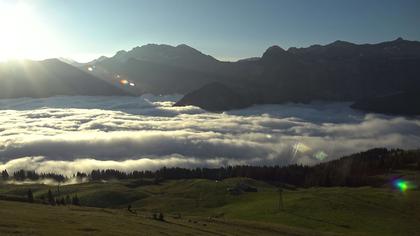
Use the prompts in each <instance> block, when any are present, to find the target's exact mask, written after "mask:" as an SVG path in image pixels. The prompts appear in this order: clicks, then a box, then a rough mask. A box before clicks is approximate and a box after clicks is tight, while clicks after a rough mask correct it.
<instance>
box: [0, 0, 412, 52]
mask: <svg viewBox="0 0 420 236" xmlns="http://www.w3.org/2000/svg"><path fill="white" fill-rule="evenodd" d="M19 4H20V5H25V7H24V8H25V9H29V10H27V11H30V14H29V13H26V12H25V11H26V10H25V11H24V12H23V13H22V11H21V10H18V11H20V12H21V13H22V15H23V16H25V17H24V18H25V19H24V20H23V22H21V26H13V27H12V28H11V29H9V31H12V34H13V32H14V31H17V30H21V31H25V32H30V34H31V35H28V34H29V33H24V32H23V33H22V32H20V33H18V34H16V35H17V36H16V35H15V36H16V37H17V38H24V39H20V40H19V42H20V43H21V44H25V45H26V46H25V47H26V48H25V47H22V46H21V45H20V46H19V45H13V44H16V41H17V40H12V39H11V40H9V41H7V40H6V41H5V40H3V41H1V40H0V45H2V46H0V49H3V51H8V54H10V55H9V57H10V56H13V54H17V53H16V52H14V51H17V50H21V52H20V53H19V55H20V56H22V57H24V56H28V57H35V56H34V55H37V56H38V57H49V56H57V54H59V55H60V56H63V57H72V58H75V59H78V60H88V59H93V58H94V57H97V56H99V55H103V54H105V55H112V54H113V53H115V52H116V51H118V50H121V49H126V50H127V49H131V48H132V47H134V46H137V45H143V44H147V43H166V44H171V45H177V44H181V43H185V44H188V45H190V46H192V47H195V48H197V49H199V50H201V51H202V52H204V53H206V54H210V55H213V56H215V57H217V58H219V59H238V58H244V57H251V56H260V55H261V54H262V53H263V51H264V50H265V49H266V48H267V47H269V46H271V45H273V44H277V45H280V46H281V47H284V48H288V47H291V46H298V47H301V46H308V45H311V44H326V43H329V42H332V41H335V40H337V39H340V40H346V41H351V42H356V43H364V42H369V43H374V42H380V41H386V40H393V39H395V38H397V37H399V36H401V37H404V38H407V39H411V40H420V30H419V22H420V1H418V0H404V1H396V0H352V1H338V0H317V1H310V0H308V1H303V0H302V1H301V0H272V1H271V0H265V1H263V0H149V1H146V0H106V1H105V0H72V1H61V0H30V1H28V0H27V1H19V0H0V8H2V7H3V9H7V7H5V6H6V5H8V7H9V8H10V6H13V5H19ZM20 8H21V7H20ZM7 11H9V12H10V10H7ZM0 13H1V9H0ZM3 15H5V14H3ZM16 15H18V14H14V16H9V18H10V19H9V18H7V17H5V16H3V18H2V17H1V16H0V20H2V21H3V22H6V23H3V26H4V24H10V22H11V21H12V22H13V21H16V19H15V18H16ZM35 23H36V24H37V25H35ZM0 25H1V23H0ZM19 27H20V28H21V29H19ZM3 28H4V27H3ZM9 28H10V27H9ZM2 33H3V35H9V34H11V33H10V32H8V31H7V30H6V32H5V31H4V30H2ZM31 38H34V39H31ZM35 39H37V41H38V42H37V43H33V42H32V41H36V40H35ZM31 40H32V41H31ZM7 44H9V45H8V46H5V45H7ZM13 46H14V47H15V48H16V49H14V51H13V50H12V49H13ZM35 47H37V49H36V50H35V49H33V48H35ZM11 48H12V49H11ZM28 51H33V52H32V53H28ZM1 53H2V51H1V50H0V54H1ZM3 57H5V56H3ZM0 58H1V56H0Z"/></svg>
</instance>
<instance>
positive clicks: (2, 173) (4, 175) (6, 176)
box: [1, 170, 9, 180]
mask: <svg viewBox="0 0 420 236" xmlns="http://www.w3.org/2000/svg"><path fill="white" fill-rule="evenodd" d="M1 177H2V179H3V180H8V179H9V173H8V172H7V170H3V171H2V172H1Z"/></svg>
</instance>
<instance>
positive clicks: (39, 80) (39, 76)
mask: <svg viewBox="0 0 420 236" xmlns="http://www.w3.org/2000/svg"><path fill="white" fill-rule="evenodd" d="M0 83H1V86H0V98H17V97H34V98H39V97H49V96H55V95H90V96H114V95H115V96H125V95H129V94H128V93H127V92H125V91H123V90H122V89H120V88H117V87H115V86H114V85H111V84H108V83H107V82H105V81H102V80H100V79H98V78H96V77H94V76H92V75H90V74H88V73H86V72H84V71H82V70H80V69H78V68H76V67H73V66H71V65H69V64H67V63H64V62H62V61H60V60H58V59H48V60H44V61H16V62H7V63H2V64H0Z"/></svg>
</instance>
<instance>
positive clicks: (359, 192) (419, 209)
mask: <svg viewBox="0 0 420 236" xmlns="http://www.w3.org/2000/svg"><path fill="white" fill-rule="evenodd" d="M239 181H246V182H249V184H250V185H253V186H256V187H258V190H259V192H258V193H246V194H241V195H238V196H233V195H230V194H229V193H228V192H227V191H226V189H227V188H228V187H231V186H234V185H235V184H236V183H238V182H239ZM31 188H32V190H33V191H34V194H35V197H37V196H40V195H41V194H45V193H46V191H47V190H48V187H46V186H43V185H38V186H31ZM27 189H28V186H15V185H3V186H2V187H1V188H0V194H3V195H4V194H7V195H22V196H24V194H25V193H26V191H27ZM61 192H62V193H63V194H67V193H76V192H77V193H78V195H79V197H80V199H81V202H82V204H84V205H90V206H98V207H104V206H111V207H114V208H125V207H126V206H127V205H128V204H132V205H133V208H134V209H136V210H138V211H139V212H153V211H162V212H165V213H169V212H171V213H177V212H179V213H182V215H188V216H194V217H198V218H200V219H207V217H208V216H217V217H220V218H219V219H220V220H222V219H224V220H229V224H228V225H229V226H232V225H233V223H232V220H246V221H258V222H260V223H255V222H253V223H252V224H245V225H248V226H250V225H254V226H258V225H260V224H261V222H264V223H269V224H272V225H277V226H276V227H280V228H281V230H284V229H285V228H284V226H282V225H288V226H290V227H297V228H306V229H309V230H311V232H335V233H340V234H345V235H416V233H417V232H420V192H419V191H409V192H407V193H405V194H403V193H400V192H397V191H395V190H392V189H389V188H370V187H363V188H311V189H299V190H296V191H291V190H286V191H284V192H283V199H284V206H285V209H284V210H282V211H279V210H278V193H277V191H276V189H275V188H274V187H273V186H270V185H268V184H265V183H262V182H258V181H254V180H244V179H228V180H225V181H221V182H216V181H209V180H179V181H166V182H164V183H162V184H160V185H148V186H135V185H133V184H132V181H111V182H107V183H86V184H79V185H69V186H62V187H61ZM41 207H44V208H48V209H50V208H52V210H55V208H60V207H55V208H54V207H48V206H41ZM61 208H63V207H61ZM118 212H120V211H118ZM122 212H124V211H122ZM147 214H149V215H150V213H147ZM221 216H223V217H221ZM86 222H89V220H86ZM222 222H223V221H221V222H220V225H221V224H222ZM278 225H280V226H278ZM241 227H242V226H241ZM264 227H266V226H264ZM273 227H274V226H273ZM248 230H249V229H248ZM292 231H293V232H296V229H293V230H292ZM223 232H224V231H223ZM286 232H287V230H286Z"/></svg>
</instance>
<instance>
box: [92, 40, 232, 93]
mask: <svg viewBox="0 0 420 236" xmlns="http://www.w3.org/2000/svg"><path fill="white" fill-rule="evenodd" d="M223 64H224V63H222V62H219V61H218V60H216V59H214V58H213V57H211V56H208V55H205V54H203V53H201V52H199V51H197V50H195V49H193V48H191V47H189V46H187V45H178V46H176V47H173V46H169V45H156V44H148V45H145V46H142V47H136V48H133V49H132V50H131V51H128V52H126V51H119V52H118V53H116V55H115V56H113V57H110V58H101V60H94V61H92V62H91V63H89V64H88V65H87V66H85V68H84V69H86V68H87V67H90V66H94V67H95V70H94V72H93V73H95V74H96V75H98V77H101V78H102V79H104V80H106V81H109V82H112V83H118V81H119V80H129V81H132V82H134V83H135V84H136V86H135V87H133V88H130V91H133V92H134V93H135V94H137V95H141V94H144V93H154V94H171V93H181V94H185V93H188V92H191V91H193V90H194V89H197V88H200V87H201V86H203V85H205V84H207V83H212V82H215V81H221V80H227V79H225V77H228V76H224V75H223V74H222V73H219V72H220V71H221V70H220V68H221V67H223Z"/></svg>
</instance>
